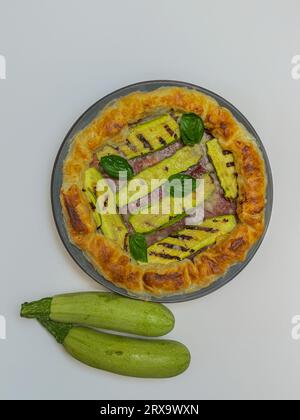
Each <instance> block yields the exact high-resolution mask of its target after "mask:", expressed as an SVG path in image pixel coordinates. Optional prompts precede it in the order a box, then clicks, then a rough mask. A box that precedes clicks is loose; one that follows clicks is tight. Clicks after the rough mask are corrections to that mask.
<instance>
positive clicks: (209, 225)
mask: <svg viewBox="0 0 300 420" xmlns="http://www.w3.org/2000/svg"><path fill="white" fill-rule="evenodd" d="M235 226H236V219H235V216H233V215H225V216H218V217H214V218H211V219H207V220H205V221H204V222H203V223H202V224H200V225H198V226H186V227H185V228H184V229H183V230H181V231H179V232H178V233H176V234H173V235H171V236H169V237H167V238H165V239H163V240H161V241H159V242H157V243H155V244H153V245H151V246H150V247H148V262H149V263H155V264H168V263H170V262H174V261H181V260H183V259H185V258H187V257H189V256H191V255H193V254H194V253H195V252H197V251H199V250H201V249H202V248H205V247H207V246H209V245H213V244H214V243H215V242H216V241H217V240H218V239H219V238H220V237H222V236H223V235H226V234H228V233H230V232H231V231H232V230H233V229H234V228H235Z"/></svg>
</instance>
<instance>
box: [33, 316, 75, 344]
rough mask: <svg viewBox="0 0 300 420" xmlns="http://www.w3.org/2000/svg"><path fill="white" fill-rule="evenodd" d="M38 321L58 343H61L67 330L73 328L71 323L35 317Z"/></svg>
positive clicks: (67, 332)
mask: <svg viewBox="0 0 300 420" xmlns="http://www.w3.org/2000/svg"><path fill="white" fill-rule="evenodd" d="M37 320H38V321H39V323H40V324H41V325H42V326H43V327H44V328H46V330H47V331H48V332H49V333H50V334H52V335H53V337H54V338H55V340H56V341H57V342H58V343H59V344H63V342H64V341H65V338H66V336H67V335H68V334H69V331H70V330H71V329H72V328H73V325H72V324H61V323H58V322H54V321H49V320H48V319H45V318H37Z"/></svg>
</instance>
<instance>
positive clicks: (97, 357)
mask: <svg viewBox="0 0 300 420" xmlns="http://www.w3.org/2000/svg"><path fill="white" fill-rule="evenodd" d="M39 321H40V323H41V324H42V325H43V326H44V327H45V328H46V329H47V330H48V331H49V332H50V333H51V334H52V335H53V336H54V337H55V338H56V340H57V341H58V342H59V343H61V344H63V346H64V348H65V349H66V351H67V352H68V353H69V354H71V355H72V356H73V357H74V358H75V359H77V360H79V361H80V362H82V363H85V364H86V365H88V366H91V367H94V368H97V369H102V370H106V371H109V372H113V373H117V374H119V375H126V376H134V377H141V378H169V377H172V376H176V375H179V374H180V373H182V372H184V371H185V370H186V369H187V368H188V366H189V364H190V353H189V351H188V349H187V348H186V347H185V346H184V345H183V344H181V343H178V342H177V341H171V340H146V339H142V338H131V337H123V336H120V335H114V334H107V333H102V332H97V331H95V330H92V329H90V328H86V327H76V326H72V325H70V324H69V325H68V324H60V323H56V322H53V321H49V320H45V319H39Z"/></svg>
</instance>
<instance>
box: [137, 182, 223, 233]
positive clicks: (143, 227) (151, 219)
mask: <svg viewBox="0 0 300 420" xmlns="http://www.w3.org/2000/svg"><path fill="white" fill-rule="evenodd" d="M202 180H203V181H204V197H198V199H199V198H200V200H198V203H196V198H195V197H196V196H195V194H194V193H192V194H193V199H192V203H191V204H192V205H193V207H196V205H199V204H200V203H201V202H203V199H204V200H207V199H208V198H209V197H210V196H211V195H212V193H213V192H214V191H215V185H214V183H213V181H212V179H211V177H210V175H209V174H205V175H204V176H203V177H202ZM169 200H170V212H169V213H168V214H165V213H164V212H163V209H164V208H168V207H167V204H168V202H169ZM175 200H177V203H178V205H176V201H175ZM178 200H179V201H178ZM181 200H182V198H174V197H168V196H165V197H164V198H162V199H160V201H159V202H158V203H154V204H151V205H150V206H149V207H148V208H146V209H147V211H148V214H145V208H141V210H140V212H139V213H138V214H133V215H131V216H130V217H129V222H130V223H131V225H132V227H133V228H134V230H135V231H136V232H140V233H149V232H151V231H154V230H156V229H160V228H162V227H164V226H166V225H168V224H170V223H172V219H173V218H174V217H175V218H176V220H174V221H176V222H177V221H179V220H181V219H183V218H184V217H185V216H186V212H187V211H188V210H189V208H184V205H183V206H182V214H175V213H174V209H175V208H177V209H179V208H180V207H179V204H180V202H181ZM165 201H166V205H164V202H165ZM182 204H184V202H183V203H182ZM157 210H159V211H157ZM177 212H178V210H177Z"/></svg>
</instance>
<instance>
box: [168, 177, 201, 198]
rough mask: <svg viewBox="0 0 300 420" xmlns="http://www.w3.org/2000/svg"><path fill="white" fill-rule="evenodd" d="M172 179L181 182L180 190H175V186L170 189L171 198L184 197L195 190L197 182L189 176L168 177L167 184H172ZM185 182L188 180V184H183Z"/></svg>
mask: <svg viewBox="0 0 300 420" xmlns="http://www.w3.org/2000/svg"><path fill="white" fill-rule="evenodd" d="M174 179H176V180H179V181H180V182H181V188H176V187H175V186H171V187H170V195H171V196H172V197H184V196H186V195H188V194H190V193H191V192H193V191H195V190H196V188H197V180H196V178H193V177H192V176H190V175H186V174H175V175H172V176H170V178H169V179H168V181H169V182H172V181H173V180H174ZM185 180H189V182H186V183H185Z"/></svg>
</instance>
